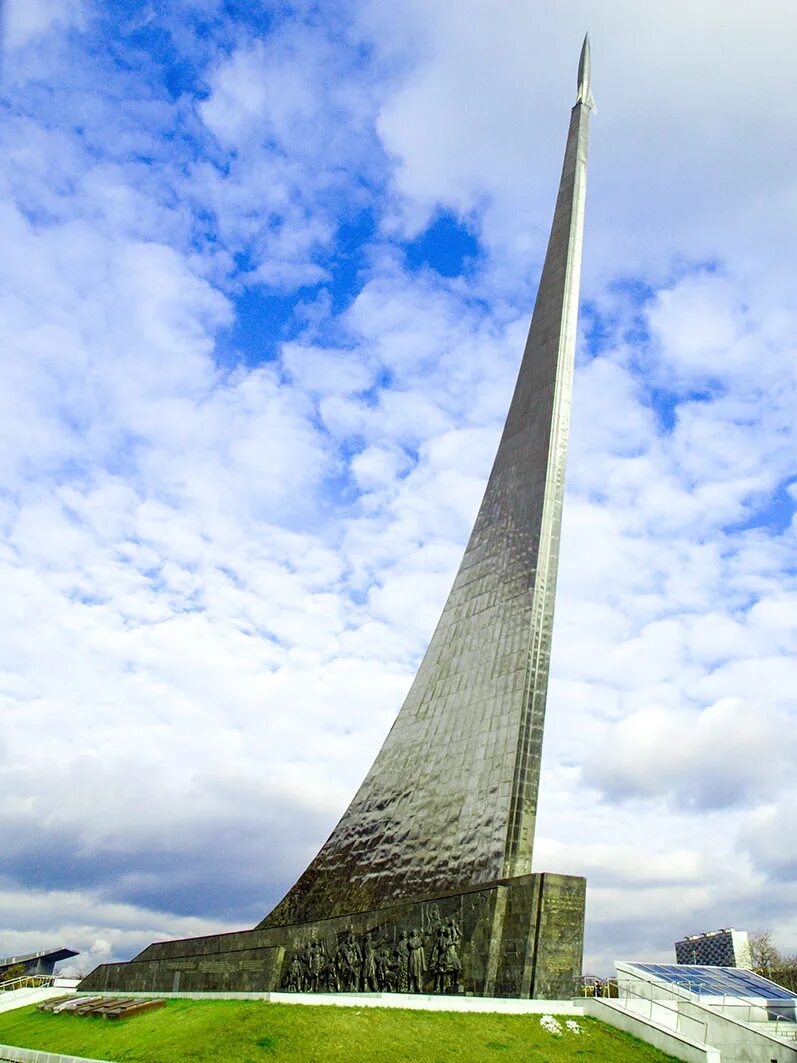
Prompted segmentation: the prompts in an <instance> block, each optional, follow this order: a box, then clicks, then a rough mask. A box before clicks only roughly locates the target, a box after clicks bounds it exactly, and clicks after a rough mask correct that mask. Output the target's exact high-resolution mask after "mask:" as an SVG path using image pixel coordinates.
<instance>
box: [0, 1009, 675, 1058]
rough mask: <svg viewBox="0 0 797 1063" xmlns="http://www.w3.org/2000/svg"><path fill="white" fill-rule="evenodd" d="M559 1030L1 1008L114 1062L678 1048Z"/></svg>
mask: <svg viewBox="0 0 797 1063" xmlns="http://www.w3.org/2000/svg"><path fill="white" fill-rule="evenodd" d="M578 1022H579V1025H580V1026H581V1027H582V1029H583V1030H584V1033H583V1034H582V1035H581V1036H578V1035H576V1034H572V1033H568V1034H566V1035H565V1036H564V1037H560V1038H556V1037H552V1036H551V1035H550V1034H549V1033H546V1032H545V1031H544V1030H543V1029H541V1027H540V1023H539V1016H535V1015H459V1014H446V1013H442V1012H429V1011H398V1010H394V1009H387V1008H385V1009H377V1008H363V1009H362V1010H360V1009H356V1008H330V1007H304V1006H300V1005H291V1004H262V1003H260V1002H258V1001H203V1002H196V1001H190V1000H170V1001H169V1002H168V1004H167V1005H166V1007H165V1008H162V1009H161V1010H159V1011H155V1012H152V1013H150V1014H146V1013H145V1014H143V1015H138V1016H136V1017H135V1018H131V1019H128V1020H127V1022H119V1023H116V1022H109V1021H108V1020H106V1019H99V1018H88V1017H79V1016H75V1015H43V1014H39V1013H38V1012H37V1011H36V1009H35V1007H28V1008H20V1009H19V1010H17V1011H10V1012H6V1013H5V1014H0V1044H10V1045H17V1046H20V1047H25V1048H38V1049H42V1050H49V1051H55V1052H66V1053H70V1054H72V1055H77V1056H87V1057H89V1058H97V1059H106V1060H113V1061H114V1063H116V1061H118V1063H207V1061H223V1063H352V1061H358V1063H359V1061H368V1063H371V1061H373V1063H405V1061H407V1060H411V1061H412V1063H449V1061H454V1060H455V1061H456V1063H485V1061H488V1063H489V1061H490V1060H495V1061H496V1063H520V1061H521V1060H522V1061H523V1063H534V1061H535V1060H536V1061H537V1063H566V1061H567V1063H571V1061H573V1063H581V1061H583V1063H587V1061H589V1063H603V1061H605V1063H626V1061H628V1063H664V1061H669V1060H671V1058H672V1057H670V1056H666V1055H663V1054H662V1053H661V1052H657V1051H656V1050H655V1049H654V1048H651V1047H650V1046H649V1045H646V1044H643V1043H642V1042H640V1041H636V1040H634V1038H632V1037H629V1036H628V1035H627V1034H624V1033H621V1032H620V1031H619V1030H615V1029H613V1028H612V1027H609V1026H605V1025H603V1024H602V1023H599V1022H595V1021H594V1020H592V1019H579V1020H578Z"/></svg>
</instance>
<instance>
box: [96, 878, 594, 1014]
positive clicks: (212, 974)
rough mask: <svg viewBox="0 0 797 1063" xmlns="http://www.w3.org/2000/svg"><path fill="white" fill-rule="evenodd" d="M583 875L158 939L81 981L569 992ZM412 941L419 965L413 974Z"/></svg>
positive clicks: (139, 985) (151, 986) (145, 987)
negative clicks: (311, 918) (228, 931)
mask: <svg viewBox="0 0 797 1063" xmlns="http://www.w3.org/2000/svg"><path fill="white" fill-rule="evenodd" d="M584 893H585V881H584V879H582V878H575V877H573V876H567V875H552V874H542V875H524V876H522V877H520V878H514V879H504V880H500V881H497V882H494V883H490V884H488V885H485V886H479V887H477V888H474V889H471V890H464V891H461V892H459V893H449V894H442V895H438V896H436V897H430V898H426V899H424V900H421V901H408V902H402V903H400V904H394V905H391V906H389V907H385V908H379V909H375V910H373V911H369V912H358V913H353V914H351V915H347V916H337V917H335V918H333V919H325V920H320V921H317V922H315V923H302V924H297V925H294V926H287V927H272V928H269V929H262V930H245V931H240V932H237V933H233V934H218V935H213V936H209V937H202V938H188V939H185V940H183V941H165V942H157V943H155V944H153V945H149V946H148V947H147V948H146V949H144V951H143V952H141V953H139V955H138V956H136V957H135V959H134V960H131V961H130V962H129V963H117V964H104V965H103V966H101V967H98V968H97V969H96V970H95V971H93V972H92V973H91V974H90V975H89V976H88V977H87V978H85V979H84V980H83V982H82V983H81V985H80V989H81V991H83V990H98V991H101V990H113V991H117V990H118V991H120V992H136V991H138V992H145V991H151V992H157V991H161V992H177V991H180V990H182V991H189V992H190V991H199V992H203V991H204V992H222V991H226V992H269V991H274V990H278V989H292V988H293V989H297V990H299V989H301V990H302V991H304V992H307V991H315V990H317V991H325V992H329V991H333V992H335V991H344V992H345V991H346V990H349V991H354V990H357V991H362V990H364V989H365V990H368V989H372V990H374V991H376V990H382V991H386V990H387V991H389V990H391V989H393V990H395V991H397V992H407V991H410V992H411V991H413V990H414V991H419V992H427V993H428V992H443V993H462V994H472V995H475V996H487V997H490V996H500V997H532V996H533V997H539V998H543V999H562V998H565V997H569V996H572V995H573V994H574V993H575V992H576V981H577V979H578V977H579V976H580V974H581V957H582V947H583V937H584ZM410 942H412V943H413V944H414V946H415V948H414V953H415V968H416V970H418V969H420V968H421V967H423V968H425V969H424V970H423V971H422V973H420V974H419V977H418V978H417V979H416V980H415V981H414V982H413V983H412V984H410V979H409V967H410V963H409V953H410V951H411V950H410V949H409V948H408V946H409V944H410Z"/></svg>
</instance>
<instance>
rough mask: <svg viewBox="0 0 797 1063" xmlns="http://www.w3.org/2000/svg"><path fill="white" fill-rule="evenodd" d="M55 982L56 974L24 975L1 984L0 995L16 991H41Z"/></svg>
mask: <svg viewBox="0 0 797 1063" xmlns="http://www.w3.org/2000/svg"><path fill="white" fill-rule="evenodd" d="M54 981H55V975H54V974H22V975H20V976H19V977H18V978H10V979H9V980H8V981H7V982H0V993H8V992H11V991H13V990H14V989H41V988H42V987H43V986H51V985H52V984H53V982H54Z"/></svg>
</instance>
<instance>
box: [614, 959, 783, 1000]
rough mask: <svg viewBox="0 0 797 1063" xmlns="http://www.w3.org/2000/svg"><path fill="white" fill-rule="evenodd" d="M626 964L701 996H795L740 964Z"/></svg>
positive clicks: (774, 997) (773, 997)
mask: <svg viewBox="0 0 797 1063" xmlns="http://www.w3.org/2000/svg"><path fill="white" fill-rule="evenodd" d="M629 967H633V968H634V969H635V970H637V971H644V972H645V973H646V974H648V975H652V976H653V977H654V978H656V979H661V981H663V982H669V983H670V985H677V986H680V987H681V988H682V989H688V990H690V991H691V992H693V993H699V994H700V995H701V996H724V997H764V998H766V999H767V1000H791V1001H793V1000H795V999H796V998H795V994H794V993H793V992H791V991H790V990H788V989H784V988H783V986H781V985H776V984H775V982H770V980H769V979H768V978H764V977H763V976H762V975H760V974H754V973H753V972H752V971H745V970H742V969H741V968H739V967H699V966H692V965H690V964H685V963H679V964H674V963H632V964H629Z"/></svg>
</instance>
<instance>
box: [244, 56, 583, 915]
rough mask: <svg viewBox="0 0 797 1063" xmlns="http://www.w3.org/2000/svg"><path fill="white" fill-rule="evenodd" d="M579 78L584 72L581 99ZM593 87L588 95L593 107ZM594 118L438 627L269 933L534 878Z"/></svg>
mask: <svg viewBox="0 0 797 1063" xmlns="http://www.w3.org/2000/svg"><path fill="white" fill-rule="evenodd" d="M583 64H584V58H583V55H582V65H583ZM586 74H587V76H588V54H587V58H586ZM583 80H584V71H583V70H582V84H581V85H580V88H584V87H585V86H584V84H583ZM586 89H587V91H586V93H581V92H580V96H581V95H583V96H585V97H586V98H588V85H587V86H586ZM588 122H589V105H588V103H587V102H578V103H577V104H576V106H575V107H574V108H573V111H572V115H571V121H570V129H569V133H568V138H567V147H566V152H565V160H564V168H563V172H562V179H561V185H560V189H559V195H558V199H557V204H556V210H555V214H554V220H553V227H552V230H551V235H550V241H549V245H548V250H547V254H546V259H545V264H544V268H543V272H542V277H541V281H540V287H539V292H538V296H537V301H536V305H535V308H534V314H533V317H532V322H531V328H530V331H529V336H528V340H527V343H526V348H525V351H524V354H523V360H522V363H521V367H520V372H519V376H518V381H517V385H516V388H515V392H514V396H513V398H512V403H511V406H510V409H509V414H508V417H507V421H506V426H505V429H504V433H503V436H502V439H501V443H500V446H499V449H498V453H497V455H496V459H495V463H494V466H493V469H492V472H491V475H490V479H489V482H488V484H487V489H486V492H485V495H484V500H483V502H482V505H481V509H480V510H479V514H478V517H477V519H476V523H475V526H474V528H473V532H472V534H471V537H470V541H469V542H468V545H467V548H466V550H465V555H464V557H463V559H462V564H461V565H460V569H459V572H458V573H457V576H456V579H455V580H454V585H453V587H452V590H451V593H450V596H449V598H448V601H447V603H446V605H445V608H444V610H443V614H442V616H441V618H440V621H439V623H438V625H437V629H436V631H435V632H434V635H433V637H432V640H431V643H430V645H429V648H428V650H427V652H426V655H425V657H424V659H423V661H422V663H421V666H420V668H419V670H418V674H417V676H416V678H415V680H414V682H413V684H412V687H411V689H410V692H409V694H408V695H407V698H406V701H405V702H404V705H403V707H402V709H401V711H400V713H399V715H398V716H397V718H396V721H395V723H394V725H393V728H392V730H391V731H390V734H389V735H388V737H387V739H386V741H385V743H384V746H383V747H382V749H381V751H380V752H379V754H378V756H377V758H376V760H375V762H374V764H373V767H372V768H371V770H370V771H369V773H368V775H367V777H366V779H365V781H364V782H363V784H362V786H361V787H360V789H359V791H358V792H357V794H356V796H355V798H354V800H353V801H352V803H351V805H350V806H349V808H348V809H347V811H346V812H345V814H344V815H343V817H342V819H341V820H340V822H339V823H338V825H337V827H336V828H335V830H334V831H333V832H332V834H331V836H330V838H329V840H328V841H327V842H326V844H325V845H324V847H323V848H322V849H321V851H320V853H319V854H318V856H317V857H316V858H315V859H314V860H313V862H312V863H311V865H310V867H309V868H308V869H307V871H305V873H304V874H303V875H302V877H301V878H300V879H299V881H298V882H297V884H296V885H295V886H294V887H293V889H292V890H291V891H290V892H289V893H288V895H287V896H286V897H285V898H284V900H283V901H282V902H281V903H280V904H279V905H278V906H277V907H276V908H275V909H274V911H273V912H272V913H271V914H270V915H269V916H268V917H267V918H266V919H264V920H263V921H262V923H260V924H259V925H260V926H261V927H265V926H276V925H284V924H286V923H297V922H304V921H309V920H313V919H319V918H324V917H329V916H332V915H335V914H342V913H346V912H357V911H363V910H365V909H372V908H374V907H378V906H379V905H381V904H385V903H387V902H389V901H391V900H394V899H398V898H410V897H420V896H424V895H429V894H433V893H439V892H441V891H445V890H452V891H453V890H456V889H457V888H458V887H463V886H469V885H473V884H477V883H486V882H489V881H491V880H494V879H497V878H501V877H508V876H513V875H522V874H526V873H528V872H529V871H530V870H531V855H532V846H533V840H534V826H535V821H536V809H537V788H538V783H539V770H540V751H541V746H542V732H543V720H544V714H545V699H546V692H547V686H548V667H549V660H550V649H551V628H552V624H553V610H554V595H555V589H556V571H557V564H558V557H559V534H560V525H561V517H562V500H563V494H564V477H565V463H566V456H567V445H568V430H569V418H570V397H571V388H572V378H573V362H574V352H575V340H576V321H577V311H578V289H579V275H580V265H581V244H582V232H583V218H584V196H585V182H586V155H587V129H588Z"/></svg>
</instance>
